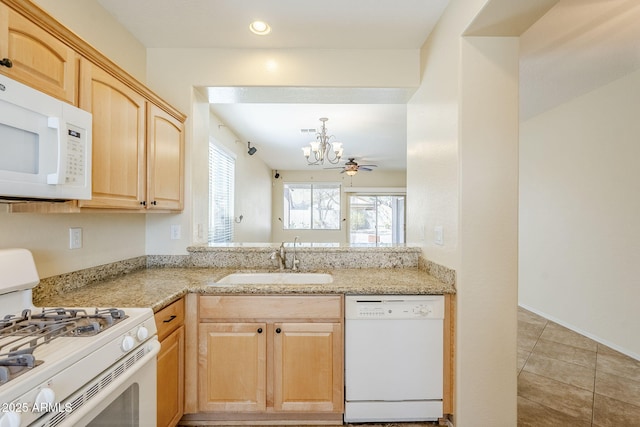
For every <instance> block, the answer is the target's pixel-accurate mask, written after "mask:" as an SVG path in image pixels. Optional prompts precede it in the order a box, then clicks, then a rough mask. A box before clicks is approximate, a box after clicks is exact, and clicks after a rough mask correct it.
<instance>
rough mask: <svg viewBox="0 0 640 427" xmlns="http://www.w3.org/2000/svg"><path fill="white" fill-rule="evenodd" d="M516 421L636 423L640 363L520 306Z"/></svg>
mask: <svg viewBox="0 0 640 427" xmlns="http://www.w3.org/2000/svg"><path fill="white" fill-rule="evenodd" d="M630 333H631V331H630ZM636 333H637V331H636ZM518 426H519V427H529V426H531V427H546V426H549V427H552V426H553V427H556V426H563V427H583V426H584V427H610V426H611V427H613V426H615V427H633V426H640V362H639V361H637V360H635V359H632V358H630V357H627V356H625V355H623V354H621V353H619V352H617V351H615V350H612V349H611V348H608V347H606V346H604V345H602V344H598V343H597V342H595V341H593V340H591V339H589V338H586V337H584V336H582V335H580V334H577V333H576V332H573V331H571V330H569V329H567V328H565V327H563V326H560V325H558V324H557V323H554V322H551V321H549V320H547V319H545V318H543V317H540V316H538V315H536V314H534V313H531V312H530V311H527V310H525V309H523V308H520V309H519V310H518Z"/></svg>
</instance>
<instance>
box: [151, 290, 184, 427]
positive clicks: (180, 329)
mask: <svg viewBox="0 0 640 427" xmlns="http://www.w3.org/2000/svg"><path fill="white" fill-rule="evenodd" d="M155 321H156V326H157V328H158V340H160V353H158V377H157V384H158V385H157V390H158V402H157V425H158V427H164V426H175V425H177V423H178V421H180V418H181V417H182V414H183V411H184V351H185V350H184V329H185V328H184V299H180V300H178V301H176V302H174V303H172V304H171V305H169V306H167V307H165V308H164V309H162V310H160V311H159V312H158V313H156V315H155Z"/></svg>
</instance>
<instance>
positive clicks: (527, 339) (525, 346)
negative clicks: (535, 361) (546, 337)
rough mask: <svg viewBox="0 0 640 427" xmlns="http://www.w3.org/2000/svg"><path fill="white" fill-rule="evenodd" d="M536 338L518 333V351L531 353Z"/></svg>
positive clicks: (536, 340)
mask: <svg viewBox="0 0 640 427" xmlns="http://www.w3.org/2000/svg"><path fill="white" fill-rule="evenodd" d="M537 342H538V337H531V336H528V335H526V334H523V333H521V332H520V331H518V349H519V350H523V351H526V352H529V353H531V351H532V350H533V347H535V346H536V343H537Z"/></svg>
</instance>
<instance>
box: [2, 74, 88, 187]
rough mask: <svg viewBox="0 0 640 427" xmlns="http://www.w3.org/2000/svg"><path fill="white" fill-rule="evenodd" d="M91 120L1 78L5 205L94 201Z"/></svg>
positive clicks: (69, 106) (37, 93)
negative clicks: (10, 201) (11, 201)
mask: <svg viewBox="0 0 640 427" xmlns="http://www.w3.org/2000/svg"><path fill="white" fill-rule="evenodd" d="M91 125H92V118H91V114H90V113H89V112H87V111H84V110H81V109H79V108H77V107H75V106H73V105H71V104H68V103H66V102H63V101H60V100H59V99H56V98H53V97H51V96H49V95H47V94H45V93H42V92H40V91H37V90H35V89H33V88H31V87H29V86H26V85H24V84H22V83H19V82H16V81H15V80H12V79H10V78H8V77H5V76H2V75H0V199H48V200H76V199H77V200H88V199H91Z"/></svg>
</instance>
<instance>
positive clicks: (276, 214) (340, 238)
mask: <svg viewBox="0 0 640 427" xmlns="http://www.w3.org/2000/svg"><path fill="white" fill-rule="evenodd" d="M279 172H280V175H281V176H280V178H279V179H274V178H273V177H272V185H273V200H272V205H271V206H272V212H273V213H272V218H273V220H272V234H271V240H270V241H272V242H284V241H286V242H292V241H293V239H294V237H296V236H298V237H299V238H300V241H301V242H323V243H326V242H330V243H347V242H348V241H349V221H348V216H349V214H348V212H347V199H348V194H347V193H346V192H345V190H346V189H347V188H348V187H357V188H364V187H377V188H380V187H396V188H402V189H404V188H405V187H406V173H405V171H373V172H359V173H358V174H356V175H355V176H353V177H350V176H348V175H346V174H344V173H342V174H341V173H339V171H326V170H313V168H310V171H279ZM294 182H312V183H313V182H323V183H324V182H326V183H337V184H340V185H341V201H340V203H341V206H342V212H341V217H342V218H343V219H346V221H343V222H342V223H341V228H340V230H335V231H334V230H284V229H283V225H282V222H280V221H279V220H278V218H284V215H283V212H284V202H283V198H284V184H285V183H294Z"/></svg>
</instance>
